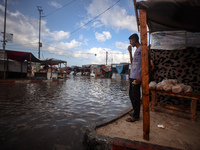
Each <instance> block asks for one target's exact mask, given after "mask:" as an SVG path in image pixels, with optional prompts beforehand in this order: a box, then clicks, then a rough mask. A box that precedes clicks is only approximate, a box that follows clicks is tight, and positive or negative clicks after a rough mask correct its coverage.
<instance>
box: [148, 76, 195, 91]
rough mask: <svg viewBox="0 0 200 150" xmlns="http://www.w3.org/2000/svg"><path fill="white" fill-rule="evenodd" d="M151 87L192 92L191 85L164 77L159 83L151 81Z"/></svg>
mask: <svg viewBox="0 0 200 150" xmlns="http://www.w3.org/2000/svg"><path fill="white" fill-rule="evenodd" d="M149 89H156V90H165V91H172V92H174V93H180V92H192V87H191V86H190V85H185V84H183V83H177V80H175V79H164V80H162V81H161V82H159V83H156V82H155V81H151V82H150V83H149Z"/></svg>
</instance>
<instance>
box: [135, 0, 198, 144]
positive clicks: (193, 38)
mask: <svg viewBox="0 0 200 150" xmlns="http://www.w3.org/2000/svg"><path fill="white" fill-rule="evenodd" d="M133 2H134V7H135V13H136V21H137V25H138V30H139V32H140V41H141V57H142V91H143V92H142V100H143V138H144V139H145V140H149V133H150V115H149V110H150V109H149V106H150V105H149V98H150V97H149V95H150V90H149V67H148V66H149V65H148V64H149V62H148V45H147V43H148V38H147V35H148V33H149V35H150V38H149V41H150V43H151V51H152V53H153V54H152V55H153V57H154V58H155V59H154V63H155V66H156V71H155V72H154V80H155V81H156V82H160V81H162V80H163V79H164V78H175V79H176V80H177V81H178V82H179V83H180V82H181V83H184V84H189V85H191V86H192V88H193V92H194V93H195V94H180V93H179V94H176V93H173V92H168V93H167V92H162V91H160V93H159V94H161V95H162V94H163V93H164V94H166V95H170V96H172V97H176V96H177V97H179V96H180V97H185V98H186V99H188V100H189V101H191V103H190V105H191V106H190V111H189V112H190V113H191V120H194V119H195V115H196V108H197V101H198V100H199V91H200V70H199V68H200V66H199V65H200V57H199V56H200V48H199V47H200V43H199V41H200V28H199V27H200V22H199V20H200V11H199V10H200V1H199V0H147V1H139V2H136V0H133ZM147 27H148V30H149V31H147ZM154 94H155V93H154ZM156 94H158V92H157V93H156ZM164 94H163V95H164ZM183 95H184V96H183ZM154 96H155V95H154ZM153 105H154V106H155V104H153ZM168 108H170V109H171V108H174V107H168ZM176 110H179V109H176ZM152 132H153V131H152Z"/></svg>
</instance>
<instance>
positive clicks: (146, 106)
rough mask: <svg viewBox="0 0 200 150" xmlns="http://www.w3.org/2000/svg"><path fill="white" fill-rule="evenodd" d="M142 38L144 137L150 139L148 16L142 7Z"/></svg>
mask: <svg viewBox="0 0 200 150" xmlns="http://www.w3.org/2000/svg"><path fill="white" fill-rule="evenodd" d="M139 12H140V38H141V57H142V100H143V138H144V139H145V140H149V133H150V117H149V61H148V60H149V59H148V48H147V18H146V10H144V9H140V10H139Z"/></svg>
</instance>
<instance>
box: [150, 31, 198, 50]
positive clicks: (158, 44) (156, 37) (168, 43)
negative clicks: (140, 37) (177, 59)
mask: <svg viewBox="0 0 200 150" xmlns="http://www.w3.org/2000/svg"><path fill="white" fill-rule="evenodd" d="M150 39H151V49H160V50H181V49H186V48H187V47H200V32H196V33H195V32H194V33H193V32H187V31H161V32H154V33H151V38H150Z"/></svg>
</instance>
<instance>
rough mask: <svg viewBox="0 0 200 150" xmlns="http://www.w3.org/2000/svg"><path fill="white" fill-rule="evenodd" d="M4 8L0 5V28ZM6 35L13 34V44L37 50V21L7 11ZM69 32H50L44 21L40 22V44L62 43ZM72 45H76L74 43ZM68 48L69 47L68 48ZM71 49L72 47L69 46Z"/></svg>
mask: <svg viewBox="0 0 200 150" xmlns="http://www.w3.org/2000/svg"><path fill="white" fill-rule="evenodd" d="M3 16H4V7H3V6H2V5H0V26H2V27H3V26H4V19H3V18H4V17H3ZM6 22H7V23H6V31H7V33H12V34H13V42H14V43H16V44H19V45H23V46H25V47H27V48H34V49H35V48H37V47H38V41H39V30H38V26H39V20H37V19H35V18H30V17H28V16H25V15H23V14H22V13H20V12H19V11H16V12H10V11H8V10H7V20H6ZM69 36H70V34H69V32H65V31H50V30H49V28H47V26H46V21H45V20H41V42H49V41H50V42H51V41H54V43H55V42H62V41H63V40H66V39H68V38H69ZM72 44H74V45H76V42H75V41H72ZM69 47H70V46H69ZM71 47H73V46H71Z"/></svg>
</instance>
